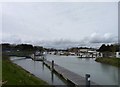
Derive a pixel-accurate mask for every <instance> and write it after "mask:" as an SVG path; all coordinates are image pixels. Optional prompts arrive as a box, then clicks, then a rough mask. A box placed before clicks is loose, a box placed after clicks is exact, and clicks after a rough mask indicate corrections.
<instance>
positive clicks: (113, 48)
mask: <svg viewBox="0 0 120 87" xmlns="http://www.w3.org/2000/svg"><path fill="white" fill-rule="evenodd" d="M97 51H99V52H118V51H120V44H111V45H106V44H102V46H101V47H100V48H99V49H98V50H97Z"/></svg>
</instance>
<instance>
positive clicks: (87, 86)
mask: <svg viewBox="0 0 120 87" xmlns="http://www.w3.org/2000/svg"><path fill="white" fill-rule="evenodd" d="M86 87H90V74H86Z"/></svg>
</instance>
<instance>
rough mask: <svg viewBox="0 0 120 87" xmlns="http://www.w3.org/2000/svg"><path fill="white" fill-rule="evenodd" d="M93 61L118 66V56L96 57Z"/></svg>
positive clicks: (119, 61) (119, 63)
mask: <svg viewBox="0 0 120 87" xmlns="http://www.w3.org/2000/svg"><path fill="white" fill-rule="evenodd" d="M95 61H96V62H100V63H104V64H108V65H112V66H115V67H118V68H120V58H96V60H95Z"/></svg>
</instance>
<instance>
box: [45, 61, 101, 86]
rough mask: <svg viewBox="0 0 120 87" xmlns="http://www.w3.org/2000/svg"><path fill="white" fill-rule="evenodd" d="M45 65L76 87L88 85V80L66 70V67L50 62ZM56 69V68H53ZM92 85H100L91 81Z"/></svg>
mask: <svg viewBox="0 0 120 87" xmlns="http://www.w3.org/2000/svg"><path fill="white" fill-rule="evenodd" d="M43 63H44V64H45V65H46V66H47V67H49V68H50V69H51V70H53V71H55V72H56V73H57V74H59V75H60V76H61V77H62V78H64V79H65V80H66V81H68V82H71V83H72V84H74V85H75V86H79V87H80V86H85V85H86V78H84V77H82V76H80V75H78V74H76V73H74V72H72V71H70V70H68V69H65V68H64V67H61V66H59V65H57V64H54V66H53V64H52V62H50V61H47V60H46V61H43ZM53 67H54V68H53ZM90 85H91V87H92V86H93V87H98V86H99V85H97V84H96V83H94V82H92V81H90ZM99 87H100V86H99Z"/></svg>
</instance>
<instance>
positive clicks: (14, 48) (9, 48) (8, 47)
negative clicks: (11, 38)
mask: <svg viewBox="0 0 120 87" xmlns="http://www.w3.org/2000/svg"><path fill="white" fill-rule="evenodd" d="M1 46H2V51H3V52H4V51H44V48H43V47H42V46H33V45H31V44H18V45H15V44H9V43H3V44H1Z"/></svg>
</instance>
